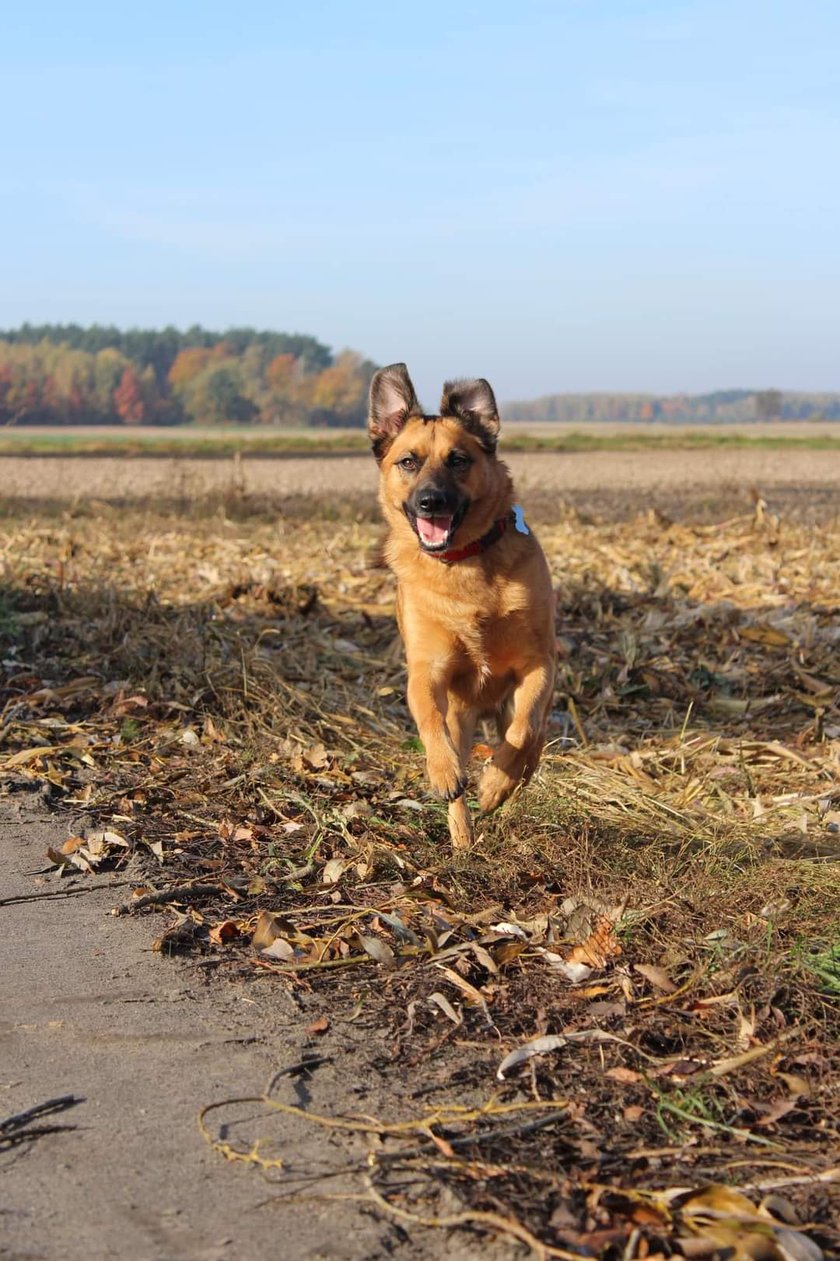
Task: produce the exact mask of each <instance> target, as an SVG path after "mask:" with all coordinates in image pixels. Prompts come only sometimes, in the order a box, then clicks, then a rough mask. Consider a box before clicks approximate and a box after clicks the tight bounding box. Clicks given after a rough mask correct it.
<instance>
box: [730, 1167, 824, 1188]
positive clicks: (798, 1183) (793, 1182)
mask: <svg viewBox="0 0 840 1261" xmlns="http://www.w3.org/2000/svg"><path fill="white" fill-rule="evenodd" d="M819 1182H840V1165H835V1167H834V1168H833V1169H824V1170H823V1171H822V1173H810V1174H801V1175H799V1176H798V1177H793V1178H771V1179H769V1180H768V1181H767V1182H748V1183H747V1184H746V1185H745V1186H744V1187H742V1188H741V1189H742V1190H744V1191H776V1190H777V1189H778V1188H780V1187H804V1186H814V1185H816V1184H817V1183H819Z"/></svg>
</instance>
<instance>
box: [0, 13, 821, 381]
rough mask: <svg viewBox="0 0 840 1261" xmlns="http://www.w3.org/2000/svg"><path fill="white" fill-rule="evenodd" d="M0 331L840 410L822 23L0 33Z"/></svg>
mask: <svg viewBox="0 0 840 1261" xmlns="http://www.w3.org/2000/svg"><path fill="white" fill-rule="evenodd" d="M3 28H4V29H3V35H2V41H1V42H0V107H2V110H3V115H4V118H5V127H4V144H3V150H2V161H0V242H2V244H0V326H2V327H6V326H10V325H15V324H17V323H19V322H21V321H22V320H24V319H28V320H31V321H37V322H40V321H71V320H73V321H79V322H81V323H88V322H93V321H99V322H108V323H111V322H114V323H117V324H121V325H162V324H165V323H174V324H177V325H180V326H186V325H188V324H190V323H193V322H196V321H197V322H200V323H203V324H205V325H207V326H209V327H217V328H223V327H226V326H228V325H231V324H253V325H256V326H259V327H270V328H278V329H287V330H290V331H303V332H311V333H314V334H315V335H316V336H318V337H321V338H322V339H323V340H325V341H327V342H328V343H329V344H331V345H333V346H334V347H337V348H338V347H341V346H352V347H355V348H357V349H359V350H362V351H364V352H365V353H366V354H368V355H370V356H371V357H372V358H374V359H376V360H377V361H378V362H380V363H386V362H389V361H392V360H396V359H405V360H407V362H408V364H409V367H410V369H411V370H412V372H413V374H414V376H415V380H416V382H417V384H418V386H419V389H420V392H421V395H422V396H423V397H424V399H425V400H426V401H427V403H428V404H429V405H431V404H432V403H433V402H434V401H435V397H436V394H437V392H438V390H439V386H440V382H441V380H442V379H443V377H444V376H447V375H467V374H477V375H484V376H487V377H489V378H490V380H491V381H492V382H493V384H494V385H495V386H496V388H497V392H498V394H499V395H500V396H501V397H502V398H514V397H516V398H521V397H529V396H534V395H537V394H540V393H545V392H549V391H555V390H607V389H621V390H623V389H628V390H657V391H670V390H690V391H694V390H704V389H708V388H714V387H718V386H721V387H725V386H730V385H750V386H765V385H778V386H780V387H782V388H790V389H793V388H800V389H840V353H838V352H839V351H840V161H838V156H840V4H837V0H804V2H803V0H796V3H794V2H792V0H762V2H760V3H759V2H757V0H697V2H695V3H680V2H679V0H674V2H673V3H663V2H657V0H554V2H549V0H544V2H542V0H519V3H517V4H515V5H514V4H511V3H510V0H507V2H506V3H501V2H500V0H483V2H482V3H463V2H460V0H452V2H451V3H440V2H439V0H429V2H427V3H426V4H424V5H422V6H419V5H418V6H415V5H411V6H409V5H405V6H400V5H395V4H393V3H390V4H385V3H378V2H376V3H366V2H365V0H356V2H355V3H352V4H351V3H338V2H336V0H322V2H321V3H313V4H309V5H304V4H297V5H294V6H292V5H288V4H286V3H282V2H278V0H273V2H272V3H265V2H263V0H254V2H251V3H248V2H247V0H246V2H245V3H242V4H240V5H238V6H232V5H230V3H228V2H225V3H217V2H216V0H205V2H203V3H201V4H199V3H197V2H196V0H184V2H181V3H179V2H178V0H169V2H168V3H166V4H164V3H161V2H160V0H149V2H148V3H145V4H143V5H142V6H136V5H130V6H125V5H115V4H114V3H113V0H109V3H107V4H105V3H90V2H88V0H77V3H75V4H72V5H68V4H66V3H63V2H62V3H58V2H56V0H44V2H43V3H41V4H40V5H39V6H37V7H36V6H26V8H24V6H23V5H19V7H18V12H17V13H16V14H15V13H10V12H9V11H8V8H7V10H6V11H5V12H4V21H3Z"/></svg>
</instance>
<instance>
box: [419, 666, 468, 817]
mask: <svg viewBox="0 0 840 1261" xmlns="http://www.w3.org/2000/svg"><path fill="white" fill-rule="evenodd" d="M408 707H409V709H410V710H411V714H412V717H413V718H414V721H415V723H416V724H417V731H418V734H419V736H420V739H421V740H422V741H423V747H424V749H425V750H426V768H427V770H428V773H429V782H430V784H431V786H432V788H433V789H434V791H435V792H436V793H439V794H440V796H441V797H443V798H444V800H446V801H455V800H456V798H458V797H460V796H461V795H462V793H463V792H464V789H465V788H466V785H467V780H466V775H465V772H464V765H463V763H462V759H461V753H460V750H459V749H457V748H456V747H455V744H454V743H453V741H452V738H451V736H450V735H449V731H448V730H447V725H446V715H447V709H448V703H447V694H446V681H445V680H444V679H438V678H436V677H435V673H434V670H433V668H432V667H431V665H430V663H427V662H412V663H410V664H409V669H408Z"/></svg>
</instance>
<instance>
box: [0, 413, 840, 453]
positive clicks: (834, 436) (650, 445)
mask: <svg viewBox="0 0 840 1261" xmlns="http://www.w3.org/2000/svg"><path fill="white" fill-rule="evenodd" d="M505 447H506V449H507V450H508V451H570V452H574V451H660V450H671V451H674V450H683V451H692V450H703V451H705V450H708V449H710V448H712V449H714V448H736V449H746V450H769V451H776V450H779V449H784V450H787V451H792V450H809V451H833V452H834V453H835V454H837V453H840V422H831V421H790V422H785V423H781V422H772V421H764V422H756V423H754V424H720V425H664V424H655V423H653V422H649V423H641V422H627V423H624V424H618V423H608V422H600V421H594V422H592V421H588V422H585V423H581V424H579V425H573V424H566V423H560V422H554V423H551V422H548V421H545V422H539V421H527V422H525V421H523V422H508V423H506V424H505ZM367 449H368V441H367V436H366V435H365V433H364V431H363V430H361V429H332V428H331V429H312V428H309V429H305V428H288V429H284V428H280V429H277V428H271V429H266V428H265V426H239V427H215V428H210V427H199V426H195V425H184V426H180V427H177V426H176V427H172V428H167V427H157V428H155V427H149V428H142V427H140V428H136V427H134V428H133V427H131V426H129V427H128V428H126V427H125V426H122V427H119V428H115V427H109V426H103V425H88V426H84V425H74V426H72V427H49V426H30V427H26V426H8V427H6V428H0V456H14V455H28V456H34V455H49V456H53V457H55V456H61V455H76V456H108V455H119V456H122V457H126V456H132V457H144V456H145V457H147V458H149V457H151V458H155V459H160V458H162V457H165V456H173V457H177V458H185V457H189V456H193V457H196V458H204V459H207V458H213V459H217V458H219V457H220V456H224V455H230V456H233V455H236V454H237V453H240V454H243V455H249V456H251V457H259V456H278V455H311V454H313V453H318V452H325V453H330V454H339V453H343V452H365V453H366V452H367Z"/></svg>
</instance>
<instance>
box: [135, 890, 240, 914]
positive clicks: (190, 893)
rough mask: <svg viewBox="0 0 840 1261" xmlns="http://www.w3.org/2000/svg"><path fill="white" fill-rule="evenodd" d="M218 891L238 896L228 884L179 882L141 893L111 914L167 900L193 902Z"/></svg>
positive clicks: (160, 904)
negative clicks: (168, 887) (170, 887)
mask: <svg viewBox="0 0 840 1261" xmlns="http://www.w3.org/2000/svg"><path fill="white" fill-rule="evenodd" d="M220 893H226V894H227V895H228V896H230V895H231V894H233V895H234V896H238V895H237V893H236V890H235V889H234V888H233V887H232V886H231V885H230V884H181V885H176V886H175V888H174V889H160V890H158V892H156V893H143V894H141V896H140V897H139V898H133V899H132V900H131V901H130V902H123V903H122V905H120V906H115V907H114V908H113V910H112V911H111V914H112V915H130V914H131V912H132V911H139V910H142V908H143V907H145V906H165V905H166V904H167V903H168V902H193V901H195V899H196V898H211V897H216V896H218V894H220Z"/></svg>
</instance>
